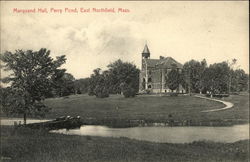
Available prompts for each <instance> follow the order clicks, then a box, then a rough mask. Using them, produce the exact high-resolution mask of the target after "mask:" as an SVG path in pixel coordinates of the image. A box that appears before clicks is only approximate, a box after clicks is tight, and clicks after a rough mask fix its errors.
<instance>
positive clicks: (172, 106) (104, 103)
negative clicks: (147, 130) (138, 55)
mask: <svg viewBox="0 0 250 162" xmlns="http://www.w3.org/2000/svg"><path fill="white" fill-rule="evenodd" d="M45 103H46V105H48V106H49V107H51V108H52V111H51V112H50V114H48V115H47V117H48V118H54V117H56V116H62V115H72V116H76V115H80V116H81V117H92V118H97V119H103V118H121V119H166V118H167V117H168V115H169V114H172V115H173V116H174V117H176V118H183V117H184V116H185V118H192V117H193V114H195V113H199V112H200V111H202V110H207V109H214V108H220V107H223V104H221V103H218V102H213V101H209V100H203V99H199V98H196V97H192V96H179V97H167V96H165V97H157V96H137V97H135V98H124V97H123V96H120V95H111V96H110V97H109V98H103V99H101V98H96V97H94V96H88V95H74V96H70V97H69V98H56V99H48V100H46V102H45Z"/></svg>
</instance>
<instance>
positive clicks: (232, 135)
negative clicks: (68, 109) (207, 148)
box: [51, 124, 249, 143]
mask: <svg viewBox="0 0 250 162" xmlns="http://www.w3.org/2000/svg"><path fill="white" fill-rule="evenodd" d="M51 132H52V133H62V134H67V135H84V136H101V137H118V138H119V137H127V138H130V139H137V140H144V141H151V142H160V143H190V142H193V141H199V140H209V141H214V142H235V141H239V140H244V139H249V124H244V125H235V126H231V127H207V126H191V127H133V128H109V127H106V126H91V125H85V126H82V127H81V128H80V129H71V130H66V129H60V130H53V131H51Z"/></svg>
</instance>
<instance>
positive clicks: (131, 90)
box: [123, 85, 136, 98]
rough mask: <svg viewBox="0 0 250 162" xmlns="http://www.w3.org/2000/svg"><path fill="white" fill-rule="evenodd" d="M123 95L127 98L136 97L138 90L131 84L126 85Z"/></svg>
mask: <svg viewBox="0 0 250 162" xmlns="http://www.w3.org/2000/svg"><path fill="white" fill-rule="evenodd" d="M123 95H124V97H126V98H128V97H135V95H136V90H135V89H134V88H132V87H131V86H128V85H126V86H124V87H123Z"/></svg>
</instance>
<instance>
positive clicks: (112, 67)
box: [108, 59, 140, 97]
mask: <svg viewBox="0 0 250 162" xmlns="http://www.w3.org/2000/svg"><path fill="white" fill-rule="evenodd" d="M108 68H109V69H108V73H109V80H110V82H109V89H110V92H111V93H124V92H125V93H126V95H125V97H133V96H135V94H136V93H137V92H138V90H139V72H140V70H139V69H138V68H136V66H135V65H134V64H132V63H129V62H123V61H121V60H120V59H119V60H117V61H115V62H113V63H111V64H109V65H108Z"/></svg>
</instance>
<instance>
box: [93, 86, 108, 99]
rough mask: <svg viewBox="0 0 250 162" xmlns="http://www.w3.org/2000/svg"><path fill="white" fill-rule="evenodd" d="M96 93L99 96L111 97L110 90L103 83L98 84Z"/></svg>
mask: <svg viewBox="0 0 250 162" xmlns="http://www.w3.org/2000/svg"><path fill="white" fill-rule="evenodd" d="M94 93H95V96H96V97H97V98H105V97H109V91H108V89H107V88H106V87H105V86H101V85H98V86H96V88H95V90H94Z"/></svg>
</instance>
